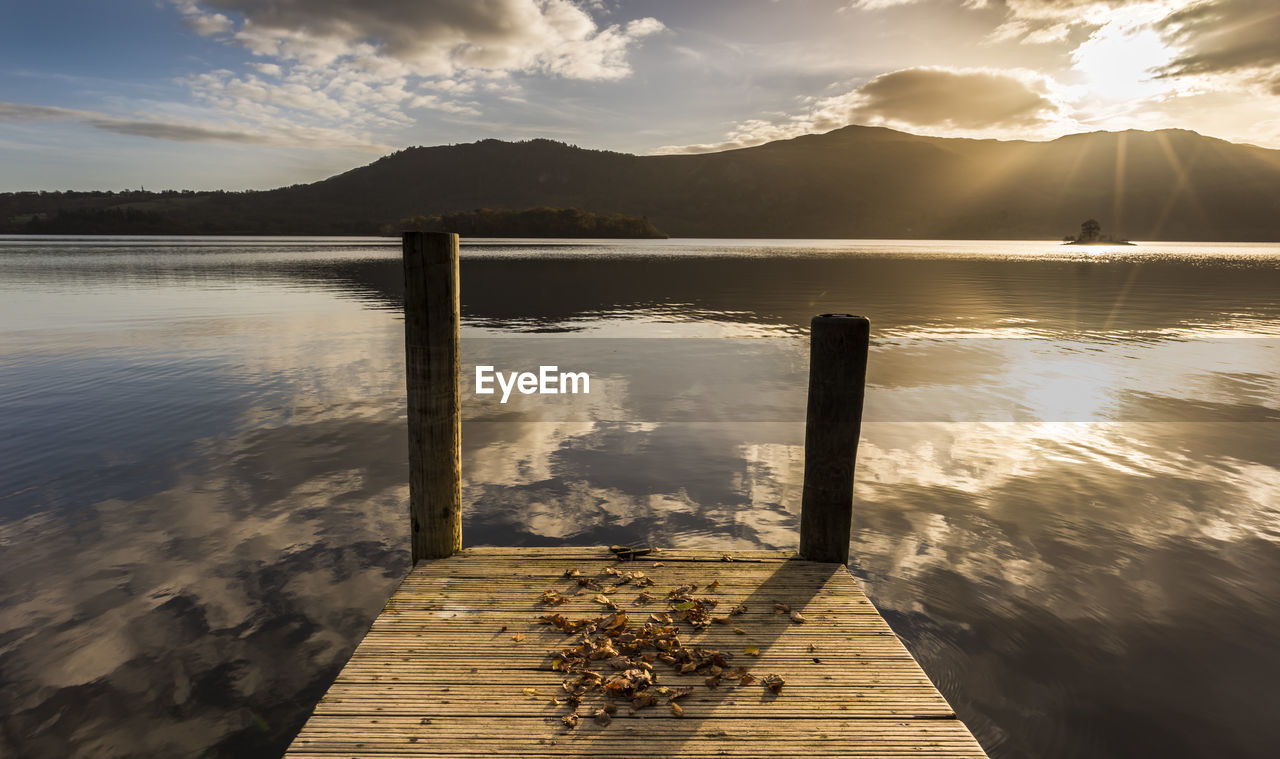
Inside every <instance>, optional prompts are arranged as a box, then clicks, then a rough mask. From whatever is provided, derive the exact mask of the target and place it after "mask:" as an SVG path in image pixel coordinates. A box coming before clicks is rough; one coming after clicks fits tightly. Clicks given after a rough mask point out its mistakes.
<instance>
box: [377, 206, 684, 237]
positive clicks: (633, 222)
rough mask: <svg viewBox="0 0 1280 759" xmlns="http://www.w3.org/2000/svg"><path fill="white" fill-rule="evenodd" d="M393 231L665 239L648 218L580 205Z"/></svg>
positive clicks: (438, 219) (455, 218)
mask: <svg viewBox="0 0 1280 759" xmlns="http://www.w3.org/2000/svg"><path fill="white" fill-rule="evenodd" d="M388 231H389V232H457V233H458V234H459V235H462V236H463V237H612V238H622V237H626V238H648V239H665V238H666V237H667V235H665V234H663V233H662V232H660V231H658V228H657V227H655V226H653V223H652V222H650V221H649V220H648V219H647V218H643V217H642V218H636V217H634V216H624V215H622V214H599V213H593V212H591V211H583V210H581V209H578V208H530V209H528V210H525V211H511V210H506V209H497V210H494V209H489V208H480V209H476V210H474V211H457V212H454V213H445V214H440V215H439V216H415V217H413V218H411V219H402V220H401V221H400V223H399V225H398V229H395V230H388Z"/></svg>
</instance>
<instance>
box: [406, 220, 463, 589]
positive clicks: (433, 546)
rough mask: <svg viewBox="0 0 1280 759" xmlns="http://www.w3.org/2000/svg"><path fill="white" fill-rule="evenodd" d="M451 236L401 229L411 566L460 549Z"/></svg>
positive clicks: (454, 241) (457, 313)
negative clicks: (407, 405)
mask: <svg viewBox="0 0 1280 759" xmlns="http://www.w3.org/2000/svg"><path fill="white" fill-rule="evenodd" d="M460 317H461V306H460V304H459V297H458V236H457V235H455V234H447V233H424V232H405V233H404V353H405V356H404V357H405V372H406V376H407V382H406V384H407V390H408V396H409V523H410V527H411V530H412V533H411V538H410V540H411V545H412V549H411V554H412V556H413V563H415V564H416V563H418V562H419V561H421V560H422V559H438V558H443V557H445V556H452V555H453V554H455V553H457V552H458V551H459V550H461V549H462V413H461V408H462V395H461V386H460V378H459V371H460V366H459V357H458V327H459V321H460Z"/></svg>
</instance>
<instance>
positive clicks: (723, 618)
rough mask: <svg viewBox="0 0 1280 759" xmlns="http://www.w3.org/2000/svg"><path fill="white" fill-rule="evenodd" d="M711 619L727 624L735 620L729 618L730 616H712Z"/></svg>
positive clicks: (717, 622) (718, 623)
mask: <svg viewBox="0 0 1280 759" xmlns="http://www.w3.org/2000/svg"><path fill="white" fill-rule="evenodd" d="M711 621H712V622H715V623H716V624H717V625H727V624H730V623H731V622H732V621H733V620H731V619H729V618H728V617H712V618H711Z"/></svg>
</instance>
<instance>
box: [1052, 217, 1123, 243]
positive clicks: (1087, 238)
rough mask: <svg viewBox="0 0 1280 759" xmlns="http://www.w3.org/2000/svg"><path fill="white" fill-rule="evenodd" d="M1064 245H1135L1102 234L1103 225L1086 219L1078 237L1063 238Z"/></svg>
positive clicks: (1081, 225) (1094, 220) (1095, 220)
mask: <svg viewBox="0 0 1280 759" xmlns="http://www.w3.org/2000/svg"><path fill="white" fill-rule="evenodd" d="M1062 243H1063V244H1064V245H1133V243H1131V242H1129V241H1128V240H1117V239H1116V238H1114V237H1111V236H1110V235H1104V234H1102V225H1101V224H1099V223H1098V220H1097V219H1085V220H1084V221H1083V222H1082V223H1081V224H1080V234H1079V235H1078V236H1074V237H1073V236H1071V235H1067V236H1066V237H1064V238H1062Z"/></svg>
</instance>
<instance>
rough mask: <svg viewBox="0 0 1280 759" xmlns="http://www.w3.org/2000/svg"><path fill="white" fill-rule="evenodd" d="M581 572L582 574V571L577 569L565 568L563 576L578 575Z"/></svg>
mask: <svg viewBox="0 0 1280 759" xmlns="http://www.w3.org/2000/svg"><path fill="white" fill-rule="evenodd" d="M581 574H582V572H579V571H578V570H577V569H566V570H565V571H564V576H565V577H578V576H580V575H581Z"/></svg>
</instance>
